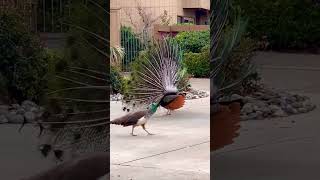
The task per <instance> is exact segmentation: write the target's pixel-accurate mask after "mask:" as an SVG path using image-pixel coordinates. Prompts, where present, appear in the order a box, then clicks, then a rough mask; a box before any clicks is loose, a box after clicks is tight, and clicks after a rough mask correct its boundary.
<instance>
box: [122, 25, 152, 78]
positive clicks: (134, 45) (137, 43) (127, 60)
mask: <svg viewBox="0 0 320 180" xmlns="http://www.w3.org/2000/svg"><path fill="white" fill-rule="evenodd" d="M120 34H121V47H122V48H123V49H124V51H125V55H124V58H123V59H122V71H124V72H128V71H130V70H131V68H130V67H131V63H132V62H133V61H134V60H135V59H136V58H137V57H138V56H139V53H140V52H141V51H143V50H144V49H145V47H146V42H145V41H146V40H145V38H143V36H140V35H138V34H136V33H135V32H134V31H133V30H132V29H131V28H130V27H128V26H122V27H121V33H120Z"/></svg>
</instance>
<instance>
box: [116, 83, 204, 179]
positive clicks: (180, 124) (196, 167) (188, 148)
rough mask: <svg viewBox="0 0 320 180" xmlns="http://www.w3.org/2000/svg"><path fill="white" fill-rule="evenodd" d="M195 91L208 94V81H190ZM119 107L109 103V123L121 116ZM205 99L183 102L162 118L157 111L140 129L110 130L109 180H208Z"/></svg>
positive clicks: (160, 111) (118, 128)
mask: <svg viewBox="0 0 320 180" xmlns="http://www.w3.org/2000/svg"><path fill="white" fill-rule="evenodd" d="M191 84H192V85H193V86H194V87H195V88H197V89H203V90H209V81H208V79H194V80H192V81H191ZM121 107H122V106H121V103H115V102H112V103H111V119H114V118H116V117H119V116H121V115H122V114H124V112H123V111H122V110H121ZM209 110H210V107H209V97H208V98H203V99H197V100H190V101H186V104H185V106H184V107H183V108H181V109H180V110H177V111H175V112H173V113H172V115H169V116H168V115H166V110H165V109H160V110H159V111H158V113H156V114H155V115H154V118H153V119H151V120H150V123H148V124H147V129H148V130H149V131H150V132H152V133H155V134H156V135H154V136H147V135H146V133H145V132H144V131H143V130H142V128H141V127H137V128H136V129H135V133H136V134H137V135H138V136H136V137H132V136H131V135H130V132H131V127H127V128H124V127H122V126H115V125H113V126H111V164H112V166H111V179H112V180H130V179H132V180H151V179H155V180H209V179H210V177H209V176H210V174H209V173H210V153H209V149H210V147H209V143H210V129H209V128H210V120H209V118H210V117H209V115H210V112H209Z"/></svg>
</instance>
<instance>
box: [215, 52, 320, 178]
mask: <svg viewBox="0 0 320 180" xmlns="http://www.w3.org/2000/svg"><path fill="white" fill-rule="evenodd" d="M255 60H256V62H257V64H258V66H259V67H260V70H261V73H262V77H263V80H264V82H265V83H266V84H267V85H268V86H271V87H274V88H277V89H282V90H287V91H289V92H293V93H295V92H296V93H299V94H303V95H307V96H309V97H311V100H312V102H313V103H314V104H316V105H317V109H315V110H314V111H312V112H310V113H307V114H300V115H295V116H289V117H286V118H277V119H267V120H256V121H255V120H251V121H245V122H242V123H241V126H242V127H241V131H240V136H239V137H238V138H237V139H236V142H235V143H234V144H232V145H230V146H227V147H226V148H224V149H221V150H220V151H217V152H215V153H214V155H213V156H212V161H211V167H212V171H211V174H212V175H213V177H214V178H213V179H214V180H251V179H252V180H270V179H276V180H301V179H308V180H318V179H319V178H320V175H319V172H318V169H319V167H320V156H319V152H320V133H319V130H320V121H319V120H320V118H319V117H320V108H319V107H320V83H319V75H320V56H319V55H305V54H302V55H301V54H299V55H295V54H278V53H259V54H258V55H257V56H256V57H255ZM317 69H318V70H317Z"/></svg>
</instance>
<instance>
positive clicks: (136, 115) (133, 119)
mask: <svg viewBox="0 0 320 180" xmlns="http://www.w3.org/2000/svg"><path fill="white" fill-rule="evenodd" d="M158 107H159V104H156V103H152V104H151V105H150V107H149V108H148V109H147V110H140V111H136V112H131V113H129V114H126V115H125V116H122V117H120V118H116V119H114V120H112V121H111V122H110V123H111V124H116V125H122V126H124V127H127V126H132V131H131V135H132V136H136V135H135V134H133V131H134V128H135V127H137V126H141V127H142V128H143V130H144V131H146V132H147V133H148V135H153V134H152V133H150V132H149V131H147V129H146V127H145V125H146V123H147V122H148V120H149V119H150V117H151V116H152V115H153V114H154V113H155V112H156V111H157V109H158Z"/></svg>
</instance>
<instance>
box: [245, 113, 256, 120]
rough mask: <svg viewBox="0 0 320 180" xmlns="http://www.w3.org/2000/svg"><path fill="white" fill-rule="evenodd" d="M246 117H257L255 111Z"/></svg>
mask: <svg viewBox="0 0 320 180" xmlns="http://www.w3.org/2000/svg"><path fill="white" fill-rule="evenodd" d="M247 117H248V119H257V114H256V113H250V114H248V115H247Z"/></svg>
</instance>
